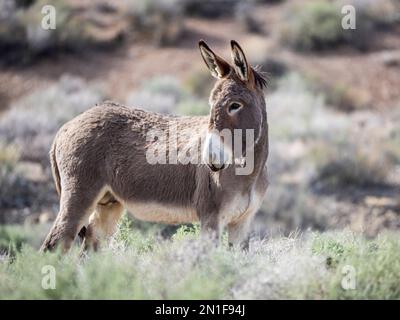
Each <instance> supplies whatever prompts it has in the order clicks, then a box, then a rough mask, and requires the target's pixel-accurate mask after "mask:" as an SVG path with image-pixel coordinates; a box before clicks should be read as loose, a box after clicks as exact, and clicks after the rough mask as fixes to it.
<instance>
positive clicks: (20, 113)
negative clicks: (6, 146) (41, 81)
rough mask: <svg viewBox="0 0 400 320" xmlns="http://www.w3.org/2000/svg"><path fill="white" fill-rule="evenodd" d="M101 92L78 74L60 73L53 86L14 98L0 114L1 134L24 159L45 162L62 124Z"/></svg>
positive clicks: (94, 102) (101, 97)
mask: <svg viewBox="0 0 400 320" xmlns="http://www.w3.org/2000/svg"><path fill="white" fill-rule="evenodd" d="M102 99H103V96H102V95H101V93H100V90H99V89H98V88H96V87H93V86H92V87H89V86H87V85H86V84H85V82H84V81H83V80H82V79H80V78H75V77H71V76H63V77H61V78H60V80H59V82H58V83H56V84H55V85H53V86H50V87H48V88H45V89H41V90H39V91H37V92H34V93H32V94H30V95H28V96H26V97H24V98H22V99H21V100H19V101H17V102H16V103H15V104H14V105H12V106H11V108H10V109H9V110H8V111H7V112H6V113H4V115H3V116H2V117H1V118H0V138H2V139H4V140H5V141H6V142H7V143H13V144H16V145H18V146H19V147H20V149H21V158H22V159H23V160H33V161H40V162H42V163H43V164H47V163H48V151H49V149H50V145H51V141H52V140H53V139H54V135H55V133H56V132H57V130H58V129H59V128H60V126H61V125H62V124H64V123H65V122H66V121H68V120H70V119H72V118H73V117H74V116H76V115H78V114H79V113H81V112H82V111H84V110H86V109H88V108H90V107H92V106H94V105H95V104H96V103H97V102H100V101H101V100H102Z"/></svg>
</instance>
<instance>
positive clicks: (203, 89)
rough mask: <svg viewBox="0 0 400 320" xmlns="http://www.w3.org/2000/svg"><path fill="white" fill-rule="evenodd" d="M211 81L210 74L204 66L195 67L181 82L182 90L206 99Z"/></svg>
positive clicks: (210, 87)
mask: <svg viewBox="0 0 400 320" xmlns="http://www.w3.org/2000/svg"><path fill="white" fill-rule="evenodd" d="M213 84H214V83H213V81H212V77H211V75H210V72H209V71H208V70H207V69H206V68H205V67H204V66H198V67H195V68H194V69H193V70H192V71H191V72H190V73H189V74H188V75H187V76H186V77H185V78H184V79H183V82H182V85H183V88H184V90H186V91H188V93H190V94H192V95H194V96H196V97H198V98H203V99H205V98H208V96H209V95H210V92H211V89H212V88H213Z"/></svg>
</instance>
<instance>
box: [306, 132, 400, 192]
mask: <svg viewBox="0 0 400 320" xmlns="http://www.w3.org/2000/svg"><path fill="white" fill-rule="evenodd" d="M314 152H315V159H316V161H317V175H316V177H315V178H314V180H313V184H314V186H315V187H316V188H317V189H318V190H332V189H333V190H340V188H342V187H350V186H353V187H361V188H362V187H370V186H377V185H384V184H386V182H387V178H388V176H389V174H390V172H391V171H392V170H393V166H394V163H393V156H392V154H391V153H390V152H389V151H388V150H387V149H386V148H385V147H384V146H383V145H382V144H381V142H379V141H369V142H367V141H363V140H358V141H354V140H353V141H352V140H351V139H349V140H348V141H340V142H338V143H336V144H330V143H326V142H325V143H324V144H323V145H320V146H319V147H316V149H315V150H314Z"/></svg>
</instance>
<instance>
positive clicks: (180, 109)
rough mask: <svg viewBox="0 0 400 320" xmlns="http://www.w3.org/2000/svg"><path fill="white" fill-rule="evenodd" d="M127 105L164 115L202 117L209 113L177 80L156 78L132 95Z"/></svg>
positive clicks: (205, 106)
mask: <svg viewBox="0 0 400 320" xmlns="http://www.w3.org/2000/svg"><path fill="white" fill-rule="evenodd" d="M127 104H128V105H130V106H132V107H140V108H144V109H147V110H150V111H154V112H160V113H164V114H176V113H178V114H183V115H202V114H207V113H208V106H207V103H206V101H205V99H204V98H203V99H202V100H200V99H198V98H197V97H195V96H193V95H192V94H190V93H189V92H188V90H187V89H185V88H184V87H183V86H182V85H181V84H180V83H179V82H178V81H177V79H176V78H173V77H168V76H165V77H155V78H153V79H150V80H148V81H146V82H144V83H143V85H142V86H141V88H140V89H139V90H137V91H135V92H133V93H131V94H130V95H129V97H128V99H127Z"/></svg>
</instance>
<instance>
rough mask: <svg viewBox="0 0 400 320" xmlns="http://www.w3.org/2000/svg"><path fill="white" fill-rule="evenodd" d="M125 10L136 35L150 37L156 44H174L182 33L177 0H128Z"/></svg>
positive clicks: (181, 18)
mask: <svg viewBox="0 0 400 320" xmlns="http://www.w3.org/2000/svg"><path fill="white" fill-rule="evenodd" d="M127 10H128V16H129V18H130V22H131V29H132V30H133V31H134V32H135V33H136V36H138V37H145V38H148V39H151V40H152V41H153V42H154V44H155V45H157V46H165V45H173V44H176V43H177V41H178V40H179V39H180V37H181V35H182V33H183V30H184V26H183V8H182V4H181V2H180V1H179V0H173V1H164V0H139V1H137V0H132V1H128V7H127Z"/></svg>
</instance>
